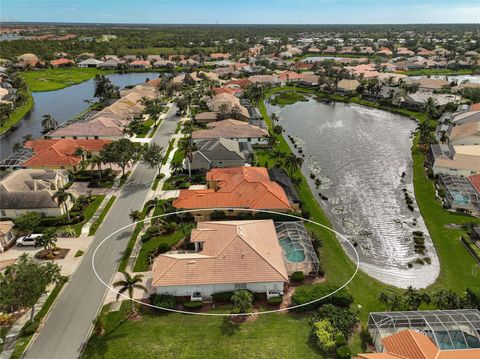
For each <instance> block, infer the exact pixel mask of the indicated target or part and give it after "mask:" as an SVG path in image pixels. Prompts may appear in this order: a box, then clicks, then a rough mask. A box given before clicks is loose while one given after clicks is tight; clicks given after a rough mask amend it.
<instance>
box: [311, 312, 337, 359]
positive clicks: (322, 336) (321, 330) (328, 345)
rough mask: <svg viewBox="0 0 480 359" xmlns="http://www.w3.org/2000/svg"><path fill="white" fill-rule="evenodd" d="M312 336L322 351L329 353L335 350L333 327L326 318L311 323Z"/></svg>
mask: <svg viewBox="0 0 480 359" xmlns="http://www.w3.org/2000/svg"><path fill="white" fill-rule="evenodd" d="M312 336H313V338H314V340H315V343H316V344H317V346H318V348H319V349H320V350H321V351H322V352H323V353H327V354H329V353H332V352H333V351H334V350H335V346H336V344H335V328H334V327H333V326H332V324H331V323H330V322H329V321H328V320H326V319H325V320H322V321H319V322H316V323H313V326H312Z"/></svg>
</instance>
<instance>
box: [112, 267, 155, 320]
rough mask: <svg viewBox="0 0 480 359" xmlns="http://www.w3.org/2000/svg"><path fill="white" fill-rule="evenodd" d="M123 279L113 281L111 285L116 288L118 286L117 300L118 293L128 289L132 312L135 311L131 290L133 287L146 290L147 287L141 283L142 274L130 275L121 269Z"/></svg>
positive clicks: (120, 293)
mask: <svg viewBox="0 0 480 359" xmlns="http://www.w3.org/2000/svg"><path fill="white" fill-rule="evenodd" d="M122 274H123V277H124V279H123V280H118V281H116V282H114V283H113V287H114V288H117V287H120V289H119V291H118V293H117V300H118V298H120V295H122V294H123V293H125V292H126V291H128V296H129V297H130V302H131V303H132V313H135V305H134V301H133V290H134V289H141V290H143V291H144V292H148V290H147V288H146V287H145V286H144V285H143V284H142V280H143V274H136V275H135V276H134V277H132V276H131V275H130V274H129V273H127V272H125V271H123V272H122Z"/></svg>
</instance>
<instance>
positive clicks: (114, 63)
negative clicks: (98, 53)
mask: <svg viewBox="0 0 480 359" xmlns="http://www.w3.org/2000/svg"><path fill="white" fill-rule="evenodd" d="M125 64H126V61H125V60H120V59H116V58H110V59H108V60H106V61H105V62H103V63H102V64H99V65H98V68H99V69H107V70H114V69H118V68H121V67H123V66H125Z"/></svg>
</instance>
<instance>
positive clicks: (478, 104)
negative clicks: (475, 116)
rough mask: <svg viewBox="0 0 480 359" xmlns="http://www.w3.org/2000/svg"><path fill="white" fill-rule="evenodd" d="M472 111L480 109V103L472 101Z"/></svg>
mask: <svg viewBox="0 0 480 359" xmlns="http://www.w3.org/2000/svg"><path fill="white" fill-rule="evenodd" d="M470 111H480V103H472V104H471V105H470Z"/></svg>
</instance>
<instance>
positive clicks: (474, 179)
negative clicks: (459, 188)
mask: <svg viewBox="0 0 480 359" xmlns="http://www.w3.org/2000/svg"><path fill="white" fill-rule="evenodd" d="M468 180H469V181H470V183H471V184H472V186H473V187H475V189H476V190H477V192H478V193H480V174H478V175H473V176H470V177H468Z"/></svg>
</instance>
